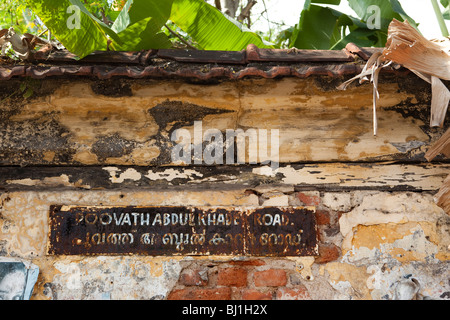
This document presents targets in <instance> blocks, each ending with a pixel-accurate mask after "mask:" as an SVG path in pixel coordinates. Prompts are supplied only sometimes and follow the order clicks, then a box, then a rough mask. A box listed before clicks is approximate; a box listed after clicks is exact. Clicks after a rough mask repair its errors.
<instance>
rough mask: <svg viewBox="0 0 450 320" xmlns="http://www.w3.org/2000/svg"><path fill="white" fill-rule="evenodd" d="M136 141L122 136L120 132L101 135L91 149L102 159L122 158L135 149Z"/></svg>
mask: <svg viewBox="0 0 450 320" xmlns="http://www.w3.org/2000/svg"><path fill="white" fill-rule="evenodd" d="M135 147H136V142H134V141H131V140H127V139H124V138H122V137H121V136H120V135H119V134H117V133H116V134H113V135H110V136H104V137H100V138H99V139H98V140H97V141H96V142H95V143H94V144H93V145H92V149H91V151H92V152H93V153H94V154H95V155H96V156H97V158H98V159H99V160H100V161H104V160H105V159H106V158H120V157H122V156H124V155H127V154H129V153H131V152H132V151H133V149H134V148H135Z"/></svg>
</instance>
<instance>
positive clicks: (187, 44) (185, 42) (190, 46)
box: [164, 24, 198, 50]
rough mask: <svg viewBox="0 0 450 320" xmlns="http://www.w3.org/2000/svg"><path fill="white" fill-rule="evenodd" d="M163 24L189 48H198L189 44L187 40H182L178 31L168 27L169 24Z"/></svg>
mask: <svg viewBox="0 0 450 320" xmlns="http://www.w3.org/2000/svg"><path fill="white" fill-rule="evenodd" d="M164 26H165V27H166V28H167V30H169V32H170V33H171V34H173V35H174V36H175V37H177V38H178V39H180V41H181V42H183V43H184V44H185V45H186V46H188V48H189V49H193V50H198V49H197V48H196V47H194V46H193V45H191V44H190V43H189V42H187V41H186V40H184V39H183V37H182V36H180V35H179V34H178V33H176V32H175V31H173V30H172V29H170V28H169V26H168V25H167V24H164Z"/></svg>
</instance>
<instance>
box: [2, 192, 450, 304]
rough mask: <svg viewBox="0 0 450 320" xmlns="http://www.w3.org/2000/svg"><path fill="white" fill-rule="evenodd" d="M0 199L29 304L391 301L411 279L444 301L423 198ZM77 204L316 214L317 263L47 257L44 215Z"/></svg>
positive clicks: (440, 256) (437, 250)
mask: <svg viewBox="0 0 450 320" xmlns="http://www.w3.org/2000/svg"><path fill="white" fill-rule="evenodd" d="M1 200H2V219H1V220H0V221H1V230H2V242H1V253H2V255H8V256H14V257H20V258H25V259H27V260H31V261H32V262H33V263H34V264H36V265H38V266H39V267H40V276H39V279H38V282H37V284H36V287H35V291H34V294H33V298H34V299H165V298H168V299H201V298H212V299H214V298H228V299H259V298H263V299H291V298H292V299H294V298H295V299H392V298H393V297H394V292H395V286H396V285H397V283H398V282H399V281H401V280H404V279H409V278H411V277H412V278H415V279H417V280H418V281H419V283H420V285H421V290H420V293H421V294H422V295H424V296H427V297H431V298H434V299H442V298H445V299H448V298H450V296H449V295H450V283H449V281H448V268H449V262H448V261H449V258H450V235H449V225H450V217H448V215H446V214H445V213H444V212H443V210H442V209H440V208H439V207H437V206H436V205H435V204H434V202H433V197H432V195H431V194H429V193H422V194H420V193H414V192H393V193H389V192H377V191H355V192H335V193H328V192H294V191H293V189H289V188H284V189H282V188H274V189H272V188H266V190H264V193H262V194H260V195H259V196H258V195H256V194H254V193H252V192H249V191H247V192H246V191H245V190H233V191H222V192H218V191H210V192H207V191H204V192H190V191H184V192H181V191H166V192H139V191H133V192H127V193H122V192H120V191H115V192H112V191H90V192H83V191H66V192H12V193H9V194H4V195H3V196H2V198H1ZM53 203H65V204H74V205H98V204H104V203H108V204H110V205H130V204H131V205H169V204H170V205H186V204H189V205H194V206H205V205H206V206H209V205H221V206H227V205H233V206H235V205H242V206H258V205H260V204H261V205H263V206H264V205H280V206H286V205H296V206H298V205H314V206H317V212H316V218H317V223H318V233H319V239H320V244H319V253H320V255H319V256H317V257H297V258H294V257H289V258H283V257H279V258H264V257H258V258H251V257H227V256H225V257H224V256H203V257H183V256H175V257H148V256H90V257H87V256H47V255H46V249H47V241H48V239H47V234H48V232H49V230H48V208H49V205H51V204H53Z"/></svg>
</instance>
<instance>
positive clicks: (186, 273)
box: [180, 269, 208, 286]
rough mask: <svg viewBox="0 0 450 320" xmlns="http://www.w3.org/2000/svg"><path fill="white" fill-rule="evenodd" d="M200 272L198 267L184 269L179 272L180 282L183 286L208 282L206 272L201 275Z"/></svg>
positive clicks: (203, 284)
mask: <svg viewBox="0 0 450 320" xmlns="http://www.w3.org/2000/svg"><path fill="white" fill-rule="evenodd" d="M203 272H205V271H203ZM201 273H202V270H200V269H185V270H183V272H181V275H180V282H181V284H183V285H185V286H205V285H207V284H208V278H207V274H206V272H205V273H204V275H203V276H202V274H201Z"/></svg>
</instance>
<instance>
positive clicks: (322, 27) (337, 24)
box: [290, 0, 417, 50]
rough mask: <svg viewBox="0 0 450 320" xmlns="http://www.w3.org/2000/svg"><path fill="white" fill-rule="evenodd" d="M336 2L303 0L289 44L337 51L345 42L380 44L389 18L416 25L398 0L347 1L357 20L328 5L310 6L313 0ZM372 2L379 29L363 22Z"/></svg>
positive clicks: (383, 42)
mask: <svg viewBox="0 0 450 320" xmlns="http://www.w3.org/2000/svg"><path fill="white" fill-rule="evenodd" d="M337 2H338V1H334V0H306V1H305V5H304V8H303V11H302V13H301V15H300V21H299V24H298V25H297V26H296V28H295V30H294V32H293V36H292V37H293V40H292V41H291V42H290V45H291V46H294V47H296V48H299V49H320V50H328V49H332V50H340V49H342V48H344V47H345V45H346V44H348V43H349V42H353V43H355V44H357V45H359V46H363V47H371V46H373V47H383V46H384V45H385V43H386V40H387V33H388V27H389V24H390V22H391V21H392V19H394V18H395V19H397V20H400V21H403V20H406V19H407V20H408V21H409V22H410V24H411V25H413V26H414V27H416V28H417V24H416V23H415V21H414V20H413V19H411V18H410V17H409V16H408V15H407V14H406V12H405V11H404V10H403V8H402V6H401V5H400V3H399V2H398V0H348V3H349V5H350V7H351V8H352V9H353V10H354V11H355V13H356V14H357V15H358V18H359V19H358V18H354V17H352V16H350V15H346V14H344V13H342V12H340V11H337V10H334V9H332V8H329V7H323V6H317V5H313V3H322V4H336V3H337ZM337 4H338V3H337ZM374 5H375V6H378V8H379V9H380V10H379V13H380V26H379V29H374V28H373V26H372V27H371V28H369V26H368V23H367V21H368V20H369V19H371V18H372V17H373V15H374V11H373V10H371V9H372V8H370V6H374ZM369 9H370V10H369Z"/></svg>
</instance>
